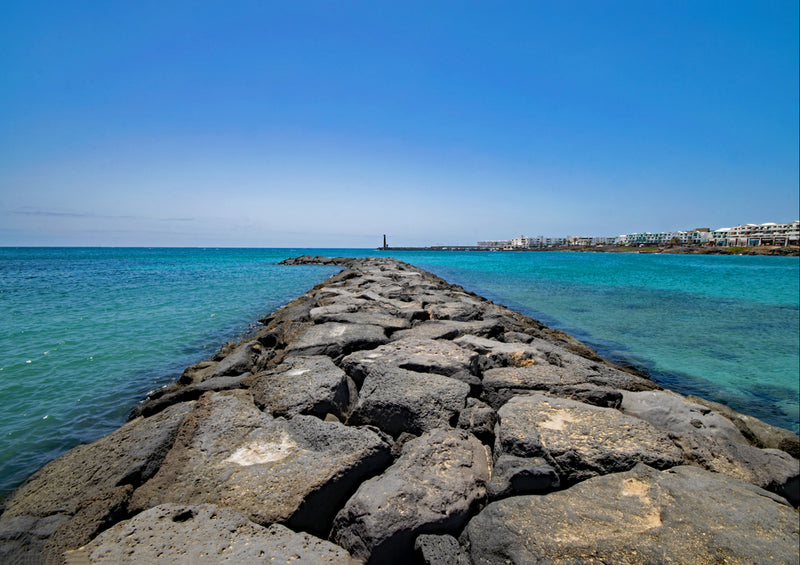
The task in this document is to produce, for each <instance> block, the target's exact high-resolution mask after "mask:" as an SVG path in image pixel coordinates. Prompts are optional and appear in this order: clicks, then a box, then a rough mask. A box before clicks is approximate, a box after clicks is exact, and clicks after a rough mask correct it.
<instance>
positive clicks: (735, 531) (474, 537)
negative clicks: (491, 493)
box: [461, 465, 799, 565]
mask: <svg viewBox="0 0 800 565" xmlns="http://www.w3.org/2000/svg"><path fill="white" fill-rule="evenodd" d="M461 541H462V543H463V544H464V545H466V546H467V547H468V548H469V551H470V556H471V558H472V562H473V563H481V564H485V565H495V564H496V565H508V564H520V565H522V564H528V563H564V564H567V563H620V564H630V565H634V564H641V563H665V564H672V563H674V564H676V565H677V564H684V563H698V564H712V563H714V564H715V563H731V564H751V563H776V564H777V563H797V562H798V551H797V547H798V541H799V540H798V520H797V512H796V511H795V510H794V509H792V508H791V507H789V506H788V505H786V503H785V502H781V499H780V498H778V497H776V496H775V495H773V494H771V493H769V492H767V491H765V490H762V489H760V488H758V487H755V486H753V485H750V484H747V483H744V482H741V481H737V480H735V479H732V478H730V477H726V476H725V475H719V474H716V473H709V472H708V471H704V470H702V469H699V468H697V467H687V466H681V467H675V468H673V469H670V470H667V471H657V470H655V469H652V468H650V467H647V466H646V465H638V466H637V467H636V468H634V469H632V470H630V471H627V472H624V473H614V474H612V475H606V476H603V477H595V478H593V479H589V480H587V481H584V482H582V483H579V484H577V485H575V486H573V487H571V488H569V489H567V490H564V491H560V492H554V493H551V494H548V495H545V496H537V495H529V496H515V497H511V498H506V499H503V500H501V501H498V502H493V503H491V504H489V506H487V507H486V508H485V509H484V510H483V511H482V512H481V513H480V514H478V515H477V516H476V517H475V518H473V519H472V520H470V522H469V524H468V525H467V527H466V529H465V530H464V533H463V536H462V539H461Z"/></svg>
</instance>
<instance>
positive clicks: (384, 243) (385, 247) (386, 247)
mask: <svg viewBox="0 0 800 565" xmlns="http://www.w3.org/2000/svg"><path fill="white" fill-rule="evenodd" d="M383 248H384V249H389V246H388V245H386V234H383Z"/></svg>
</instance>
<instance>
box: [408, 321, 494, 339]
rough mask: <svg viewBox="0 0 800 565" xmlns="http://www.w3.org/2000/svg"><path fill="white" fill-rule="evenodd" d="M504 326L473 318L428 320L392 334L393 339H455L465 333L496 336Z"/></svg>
mask: <svg viewBox="0 0 800 565" xmlns="http://www.w3.org/2000/svg"><path fill="white" fill-rule="evenodd" d="M503 329H504V328H503V326H502V325H501V324H499V323H497V322H496V321H494V320H473V321H471V322H459V321H456V320H426V321H422V322H419V323H418V324H416V325H414V327H412V328H411V329H408V330H400V331H398V332H395V333H393V334H392V339H405V338H408V337H415V338H417V339H455V338H457V337H460V336H462V335H465V334H472V335H476V336H482V337H496V336H498V335H500V334H502V333H503Z"/></svg>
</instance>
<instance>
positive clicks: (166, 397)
mask: <svg viewBox="0 0 800 565" xmlns="http://www.w3.org/2000/svg"><path fill="white" fill-rule="evenodd" d="M249 376H250V374H249V373H244V374H243V375H239V376H236V377H212V378H209V379H206V380H203V381H200V382H198V383H196V384H191V385H186V386H181V385H179V384H173V385H170V386H167V387H164V388H163V389H159V390H157V391H156V392H154V393H153V394H151V395H150V396H149V397H148V398H147V399H145V400H144V401H143V402H142V403H141V404H139V405H138V406H137V407H136V408H134V410H133V414H134V415H135V416H145V417H147V416H152V415H153V414H156V413H158V412H161V411H162V410H164V409H165V408H167V407H168V406H172V405H173V404H177V403H179V402H188V401H190V400H197V399H198V398H200V397H201V396H202V395H204V394H205V393H207V392H211V391H220V390H232V389H235V388H242V387H243V386H245V385H244V383H243V381H244V380H245V379H246V378H247V377H249Z"/></svg>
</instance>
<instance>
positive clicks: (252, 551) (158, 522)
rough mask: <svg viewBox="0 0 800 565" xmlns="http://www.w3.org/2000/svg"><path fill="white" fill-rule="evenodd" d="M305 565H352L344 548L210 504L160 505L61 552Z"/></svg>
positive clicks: (71, 556)
mask: <svg viewBox="0 0 800 565" xmlns="http://www.w3.org/2000/svg"><path fill="white" fill-rule="evenodd" d="M298 562H299V563H308V564H318V565H329V564H331V563H342V564H352V565H357V563H358V561H356V560H354V559H353V558H352V557H351V556H350V555H349V554H348V553H347V552H346V551H345V550H344V549H342V548H340V547H337V546H335V545H333V544H332V543H330V542H328V541H324V540H321V539H319V538H315V537H313V536H310V535H308V534H303V533H295V532H293V531H291V530H289V529H288V528H285V527H283V526H279V525H277V524H273V525H271V526H270V527H268V528H265V527H263V526H259V525H258V524H254V523H253V522H251V521H250V520H248V519H247V517H246V516H244V515H242V514H239V513H237V512H234V511H232V510H229V509H227V508H221V507H217V506H214V505H213V504H199V505H183V504H164V505H161V506H156V507H154V508H150V509H149V510H146V511H145V512H142V513H141V514H138V515H137V516H135V517H134V518H132V519H130V520H126V521H124V522H120V523H119V524H117V525H116V526H114V527H113V528H111V529H109V530H107V531H105V532H103V533H102V534H100V535H99V536H97V537H96V538H95V539H94V540H93V541H92V542H91V543H89V544H87V545H86V546H84V547H82V548H80V549H78V550H75V551H71V552H68V553H67V563H68V564H73V563H74V564H76V565H77V564H79V563H108V564H109V565H111V564H118V563H130V564H131V565H139V564H141V563H186V564H189V563H197V564H202V563H207V564H209V565H214V564H216V563H231V564H236V565H238V564H242V565H245V564H253V565H255V564H261V563H285V564H287V565H288V564H290V563H298Z"/></svg>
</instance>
